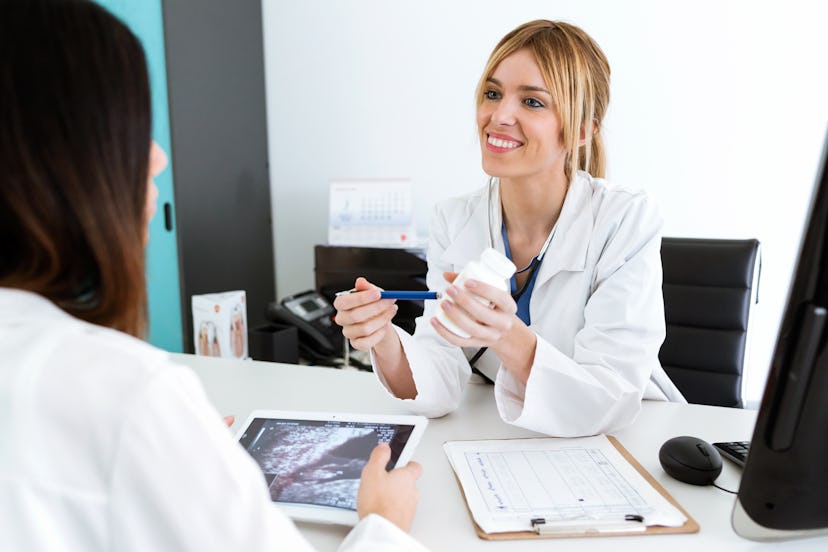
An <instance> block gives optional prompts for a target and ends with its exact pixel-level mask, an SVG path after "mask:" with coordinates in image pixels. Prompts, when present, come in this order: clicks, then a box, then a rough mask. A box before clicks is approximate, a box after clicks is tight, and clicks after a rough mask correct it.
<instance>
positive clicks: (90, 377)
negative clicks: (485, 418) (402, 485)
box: [0, 288, 424, 552]
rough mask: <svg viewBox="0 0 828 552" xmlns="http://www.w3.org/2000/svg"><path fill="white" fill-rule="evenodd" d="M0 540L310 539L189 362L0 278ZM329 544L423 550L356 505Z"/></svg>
mask: <svg viewBox="0 0 828 552" xmlns="http://www.w3.org/2000/svg"><path fill="white" fill-rule="evenodd" d="M0 397H3V398H4V400H0V543H2V544H0V548H2V549H3V550H9V551H11V550H26V551H30V552H36V551H40V550H43V551H46V550H48V551H50V552H51V551H56V550H58V551H62V550H67V551H68V550H84V551H95V550H118V551H119V552H129V551H133V550H134V551H141V552H143V551H148V550H159V551H161V550H177V551H185V550H194V551H196V550H197V551H199V552H201V551H209V550H222V551H231V550H243V551H245V552H247V551H254V550H255V551H258V550H262V551H264V550H267V551H277V550H284V551H290V552H299V551H310V550H311V549H312V547H311V545H310V544H309V543H308V542H307V541H306V540H305V538H304V537H303V536H302V535H301V534H300V533H299V531H298V530H297V529H296V526H295V525H294V524H293V523H292V522H291V520H290V519H288V518H287V516H285V514H283V513H282V512H281V511H280V510H279V509H278V508H277V507H276V506H275V505H274V504H273V503H272V502H271V501H270V496H269V494H268V491H267V486H266V485H265V481H264V477H263V476H262V472H261V470H260V469H259V466H258V465H257V464H256V462H255V461H254V460H253V459H252V458H251V457H250V455H249V454H248V453H247V451H245V450H244V449H243V448H242V447H241V446H240V445H239V444H238V443H237V442H235V440H234V439H233V437H232V435H231V434H230V431H229V430H228V429H227V427H225V425H224V423H223V422H222V420H221V416H220V415H219V413H218V412H216V410H215V408H213V406H212V405H211V404H210V401H209V400H208V399H207V396H206V394H205V393H204V389H203V388H202V386H201V383H200V382H199V381H198V378H197V377H196V376H195V374H194V373H193V372H192V370H190V369H189V368H187V367H185V366H181V365H179V364H175V363H173V362H171V361H170V360H169V358H168V355H167V354H166V353H165V352H164V351H160V350H158V349H155V348H154V347H151V346H149V345H147V344H146V343H143V342H141V341H139V340H137V339H134V338H132V337H129V336H127V335H125V334H122V333H119V332H116V331H114V330H110V329H106V328H101V327H99V326H93V325H91V324H87V323H85V322H81V321H80V320H77V319H75V318H72V317H71V316H69V315H68V314H66V313H65V312H63V311H61V310H60V309H58V308H57V307H55V306H54V305H53V304H52V303H50V302H49V301H47V300H46V299H44V298H43V297H40V296H39V295H35V294H33V293H28V292H24V291H18V290H11V289H8V288H0ZM340 550H341V551H345V550H348V551H356V550H360V551H362V550H371V551H376V550H418V551H422V550H424V548H423V547H422V546H421V545H420V544H419V543H417V542H416V541H415V540H414V539H413V538H411V537H410V536H409V535H408V534H406V533H404V532H403V531H402V530H401V529H399V528H397V527H396V526H395V525H393V524H392V523H391V522H390V521H387V520H386V519H384V518H382V517H380V516H378V515H375V514H372V515H369V516H367V517H365V518H364V519H363V520H362V521H361V522H360V523H359V524H358V525H357V526H356V527H355V528H354V530H353V531H351V533H350V534H349V535H348V537H347V538H346V540H345V541H344V542H343V544H342V547H341V548H340Z"/></svg>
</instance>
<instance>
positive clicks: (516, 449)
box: [443, 435, 687, 533]
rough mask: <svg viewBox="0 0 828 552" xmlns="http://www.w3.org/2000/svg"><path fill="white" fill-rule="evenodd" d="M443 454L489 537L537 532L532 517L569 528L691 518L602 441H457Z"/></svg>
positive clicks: (668, 523)
mask: <svg viewBox="0 0 828 552" xmlns="http://www.w3.org/2000/svg"><path fill="white" fill-rule="evenodd" d="M443 448H444V450H445V452H446V455H447V456H448V458H449V461H450V462H451V465H452V467H453V468H454V471H455V473H456V474H457V477H458V479H459V481H460V484H461V486H462V487H463V493H464V494H465V496H466V501H467V502H468V505H469V510H470V511H471V513H472V517H473V518H474V520H475V522H477V524H478V525H479V526H480V528H481V529H482V530H483V531H484V532H486V533H503V532H511V531H532V525H531V523H530V520H531V519H533V518H545V519H546V520H547V521H552V522H562V523H568V522H570V521H572V520H584V519H587V520H610V519H617V518H618V517H619V516H620V517H623V516H624V515H627V514H637V515H641V516H644V523H645V524H646V525H664V526H668V527H678V526H681V525H682V524H683V523H684V522H685V521H686V519H687V518H686V517H685V516H684V515H683V514H682V513H681V512H680V511H679V510H678V509H677V508H675V507H674V506H673V505H672V504H670V503H669V502H668V501H667V500H666V499H665V498H664V497H663V496H662V495H661V494H660V493H659V492H658V491H656V489H654V488H653V487H652V485H650V484H649V483H648V482H647V481H646V480H645V479H644V478H643V477H642V476H641V474H640V473H638V471H636V469H635V468H634V467H633V466H632V465H631V464H630V463H629V462H627V460H626V459H625V458H624V457H623V456H621V453H620V452H619V451H618V449H616V448H615V447H614V446H613V444H612V443H611V442H610V441H609V440H608V439H607V438H606V436H603V435H599V436H596V437H584V438H579V439H554V438H542V439H507V440H496V441H452V442H448V443H445V444H444V445H443Z"/></svg>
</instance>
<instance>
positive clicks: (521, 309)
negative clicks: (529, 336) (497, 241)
mask: <svg viewBox="0 0 828 552" xmlns="http://www.w3.org/2000/svg"><path fill="white" fill-rule="evenodd" d="M500 232H501V234H503V247H504V248H505V249H506V256H507V257H509V260H512V250H511V249H510V248H509V237H508V236H507V235H506V225H505V224H503V225H501V227H500ZM540 263H541V261H540V260H539V259H538V258H537V257H535V258H534V259H532V262H531V263H529V266H528V267H526V268H525V269H524V270H529V271H531V274H530V276H529V279H528V280H527V281H526V283H525V284H524V290H523V293H522V294H521V296H520V297H519V298H518V300H517V315H518V318H520V319H521V320H523V323H524V324H526V325H527V326H529V325H530V324H531V322H532V317H531V315H530V314H529V301H530V300H531V299H532V290H533V289H535V279H536V278H537V276H538V268H539V267H535V268H534V269H533V268H532V267H533V266H535V265H539V264H540ZM511 287H512V296H514V295H515V294H516V293H517V292H518V287H517V278H516V277H515V276H512V280H511Z"/></svg>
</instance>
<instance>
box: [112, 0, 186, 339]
mask: <svg viewBox="0 0 828 552" xmlns="http://www.w3.org/2000/svg"><path fill="white" fill-rule="evenodd" d="M97 1H98V3H99V4H101V5H102V6H104V7H106V8H107V9H108V10H110V11H111V12H112V13H113V14H114V15H116V16H117V17H119V18H120V19H121V20H122V21H124V22H125V23H126V24H127V25H129V27H130V29H132V32H134V33H135V34H136V35H137V36H138V38H139V39H140V40H141V42H142V44H143V46H144V51H145V52H146V56H147V64H148V66H149V74H150V83H151V86H152V122H153V131H152V135H153V139H154V140H155V141H156V142H158V145H160V146H161V147H162V148H163V149H164V151H165V152H167V156H168V157H169V159H170V164H169V166H168V167H167V169H166V170H165V171H164V172H163V173H161V174H160V175H158V176H157V177H156V178H155V184H156V186H158V211H157V212H156V215H155V218H154V219H153V220H152V222H151V223H150V240H149V245H148V247H147V287H148V295H149V341H150V343H152V344H153V345H155V346H156V347H160V348H162V349H166V350H168V351H173V352H181V351H182V350H183V341H182V330H181V285H180V278H179V271H178V240H177V237H176V231H175V227H176V226H175V203H174V201H173V179H172V164H173V156H172V151H171V149H170V118H169V109H168V103H167V69H166V63H165V60H164V20H163V13H162V5H161V0H97ZM165 204H169V206H170V217H171V218H172V230H171V231H167V229H166V228H165V224H164V205H165Z"/></svg>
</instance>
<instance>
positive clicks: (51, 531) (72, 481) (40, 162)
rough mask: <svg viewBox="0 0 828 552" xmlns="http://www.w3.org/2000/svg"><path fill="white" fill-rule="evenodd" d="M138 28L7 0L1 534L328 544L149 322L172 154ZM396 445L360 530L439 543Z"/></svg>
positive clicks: (109, 542)
mask: <svg viewBox="0 0 828 552" xmlns="http://www.w3.org/2000/svg"><path fill="white" fill-rule="evenodd" d="M150 130H151V121H150V92H149V83H148V78H147V70H146V63H145V60H144V54H143V51H142V49H141V46H140V44H139V42H138V40H137V39H136V38H135V36H134V35H133V34H132V33H131V32H130V31H129V30H128V29H127V28H126V27H125V26H124V25H123V24H121V23H120V22H119V21H118V20H117V19H115V18H114V17H113V16H111V15H110V14H109V13H108V12H106V11H105V10H104V9H103V8H101V7H99V6H98V5H96V4H94V3H92V2H88V1H81V0H64V1H59V0H52V1H47V0H2V1H0V543H2V544H0V548H2V549H3V550H21V551H22V550H26V551H37V550H50V551H54V550H84V551H90V550H119V551H128V550H136V551H148V550H197V551H206V550H222V551H230V550H245V551H249V550H290V551H295V550H309V549H310V546H309V544H308V543H307V541H305V539H304V538H303V537H302V536H301V535H300V534H299V532H298V531H297V529H296V527H295V526H294V525H293V523H292V522H291V521H290V520H289V519H287V518H286V517H285V516H284V515H283V514H282V513H280V512H279V511H278V510H277V509H276V508H275V507H274V506H273V505H272V503H271V502H270V498H269V496H268V493H267V489H266V487H265V484H264V480H263V478H262V474H261V471H260V470H259V468H258V466H257V465H256V464H255V462H254V461H253V460H252V459H251V458H250V457H249V456H248V455H247V453H246V452H245V451H244V450H243V449H242V448H241V447H239V446H238V445H237V444H236V443H235V442H234V440H233V439H232V437H231V435H230V433H229V432H228V431H227V428H226V427H225V426H224V424H223V423H222V421H221V416H219V414H218V413H217V412H216V411H215V409H214V408H213V407H212V405H211V404H210V402H209V400H208V399H207V397H206V395H205V393H204V390H203V389H202V387H201V385H200V384H199V382H198V380H197V378H196V376H195V375H194V374H193V373H192V372H191V371H190V370H189V369H187V368H185V367H183V366H179V365H176V364H174V363H172V362H170V360H169V359H168V357H167V355H166V354H165V353H164V352H163V351H160V350H157V349H154V348H153V347H151V346H149V345H147V344H145V343H144V342H142V341H140V340H139V339H136V338H138V337H141V336H142V335H143V334H144V329H145V325H146V321H145V318H146V290H145V281H144V268H145V267H144V247H145V244H146V241H147V237H148V223H149V219H150V218H151V216H152V214H153V212H154V210H155V199H156V196H157V191H156V190H155V187H154V185H153V184H152V180H151V178H152V177H153V176H155V175H156V174H158V173H159V172H160V171H161V170H163V168H164V166H165V164H166V159H165V156H164V153H163V152H162V151H161V149H160V148H159V147H158V146H157V145H155V144H153V143H151V138H150ZM389 455H390V451H389V450H388V448H387V446H381V447H377V449H376V450H374V452H373V454H372V456H371V460H370V461H369V462H368V465H367V466H366V468H365V470H364V472H363V477H362V485H361V487H360V491H359V497H358V510H359V513H360V517H361V518H362V521H361V522H360V523H359V525H357V527H356V528H355V529H354V530H353V531H352V532H351V534H350V535H349V536H348V538H347V539H346V540H345V542H344V543H343V546H342V547H343V549H348V550H359V549H365V548H370V549H372V550H380V549H381V550H392V549H421V547H420V546H419V545H418V544H417V543H416V541H414V540H413V539H411V537H409V536H408V535H407V534H406V533H405V530H407V529H408V527H409V525H410V523H411V520H412V517H413V515H414V512H415V509H416V503H417V491H416V487H415V484H416V480H417V478H418V477H419V474H420V468H419V466H417V465H416V464H413V463H412V464H409V465H408V466H406V467H405V468H402V469H399V470H394V471H392V472H386V471H385V469H384V467H385V464H386V462H387V460H388V456H389Z"/></svg>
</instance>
